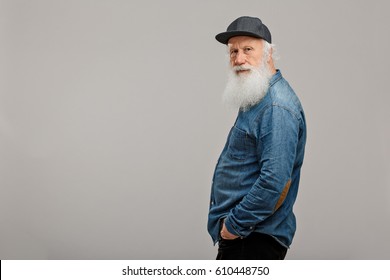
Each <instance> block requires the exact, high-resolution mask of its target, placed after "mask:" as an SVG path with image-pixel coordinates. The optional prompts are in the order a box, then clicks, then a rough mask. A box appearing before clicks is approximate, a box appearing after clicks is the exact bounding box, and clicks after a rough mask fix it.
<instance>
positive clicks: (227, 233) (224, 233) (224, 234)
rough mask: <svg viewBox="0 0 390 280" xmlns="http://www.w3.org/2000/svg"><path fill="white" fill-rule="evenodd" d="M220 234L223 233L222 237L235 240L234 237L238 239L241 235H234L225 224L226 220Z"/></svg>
mask: <svg viewBox="0 0 390 280" xmlns="http://www.w3.org/2000/svg"><path fill="white" fill-rule="evenodd" d="M220 234H221V237H222V238H223V239H226V240H233V239H236V238H238V237H239V236H238V235H234V234H233V233H230V232H229V231H228V230H227V228H226V226H225V221H224V222H223V224H222V229H221V232H220Z"/></svg>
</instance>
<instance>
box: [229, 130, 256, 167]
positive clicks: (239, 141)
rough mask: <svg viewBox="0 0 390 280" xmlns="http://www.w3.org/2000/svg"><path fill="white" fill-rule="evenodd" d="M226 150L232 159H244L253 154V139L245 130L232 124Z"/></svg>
mask: <svg viewBox="0 0 390 280" xmlns="http://www.w3.org/2000/svg"><path fill="white" fill-rule="evenodd" d="M227 152H228V154H229V156H230V157H231V158H232V159H236V160H245V159H247V158H248V157H249V156H252V155H255V141H254V139H252V137H251V136H250V135H249V134H248V133H247V132H245V131H244V130H242V129H239V128H237V127H236V126H233V128H232V131H231V134H230V139H229V145H228V148H227Z"/></svg>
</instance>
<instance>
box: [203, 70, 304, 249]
mask: <svg viewBox="0 0 390 280" xmlns="http://www.w3.org/2000/svg"><path fill="white" fill-rule="evenodd" d="M305 143H306V122H305V116H304V112H303V109H302V106H301V103H300V101H299V99H298V97H297V96H296V95H295V93H294V91H293V89H292V88H291V87H290V85H289V84H288V82H287V81H286V80H285V79H284V78H283V77H282V74H281V72H280V71H279V70H278V71H277V72H276V73H275V75H274V76H273V77H272V78H271V81H270V87H269V89H268V92H267V94H266V95H265V96H264V98H263V99H262V100H261V101H260V102H259V103H258V104H257V105H255V106H252V107H251V108H249V109H248V110H246V111H242V110H240V111H239V113H238V116H237V119H236V122H235V124H234V126H233V127H232V129H231V130H230V132H229V135H228V138H227V142H226V145H225V147H224V148H223V150H222V153H221V155H220V157H219V159H218V162H217V165H216V168H215V172H214V176H213V182H212V187H211V199H210V210H209V216H208V231H209V233H210V235H211V237H212V239H213V241H214V244H215V243H217V242H218V241H219V240H220V235H219V232H220V228H221V222H222V221H223V220H224V221H225V225H226V228H227V229H228V231H229V232H231V233H233V234H236V235H238V236H240V237H241V238H245V237H247V236H248V235H249V234H250V233H252V232H259V233H263V234H268V235H271V236H272V237H274V238H275V239H276V240H277V241H278V242H279V243H280V244H282V245H283V246H284V247H286V248H288V247H289V246H290V245H291V243H292V239H293V237H294V234H295V230H296V220H295V215H294V213H293V205H294V202H295V200H296V197H297V193H298V185H299V178H300V171H301V167H302V164H303V158H304V150H305Z"/></svg>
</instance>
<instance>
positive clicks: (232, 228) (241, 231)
mask: <svg viewBox="0 0 390 280" xmlns="http://www.w3.org/2000/svg"><path fill="white" fill-rule="evenodd" d="M225 227H226V229H227V230H228V231H229V232H230V233H232V234H234V235H238V236H239V237H241V238H244V237H247V236H248V235H249V234H250V233H252V232H253V230H254V227H252V226H251V227H249V228H243V227H240V226H239V225H238V224H237V223H235V221H234V219H233V218H232V216H230V215H229V216H227V217H226V219H225Z"/></svg>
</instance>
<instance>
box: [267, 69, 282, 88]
mask: <svg viewBox="0 0 390 280" xmlns="http://www.w3.org/2000/svg"><path fill="white" fill-rule="evenodd" d="M281 78H282V72H280V70H279V69H276V73H275V74H274V75H273V76H272V77H271V79H270V80H269V86H270V87H272V86H273V85H274V84H275V83H276V82H277V81H279V80H280V79H281Z"/></svg>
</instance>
